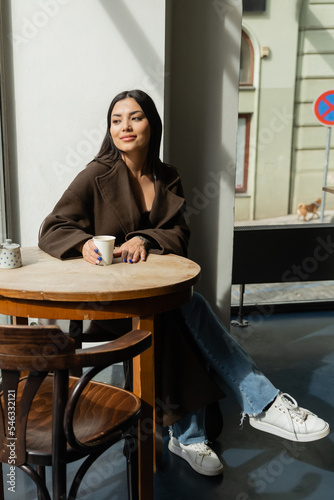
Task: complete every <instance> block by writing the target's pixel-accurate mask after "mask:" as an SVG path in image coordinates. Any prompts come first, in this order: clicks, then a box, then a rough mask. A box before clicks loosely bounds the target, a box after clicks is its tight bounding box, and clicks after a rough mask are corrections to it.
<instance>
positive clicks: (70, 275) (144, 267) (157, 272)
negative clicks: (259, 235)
mask: <svg viewBox="0 0 334 500" xmlns="http://www.w3.org/2000/svg"><path fill="white" fill-rule="evenodd" d="M21 253H22V267H19V268H16V269H0V295H2V296H4V297H8V298H15V299H25V300H37V301H44V300H47V301H53V300H55V301H58V302H61V301H74V302H75V301H83V302H84V301H87V302H88V301H90V302H92V301H103V300H107V301H113V300H115V301H116V300H117V301H119V300H131V299H136V298H149V297H156V296H159V295H167V294H170V293H176V292H180V291H182V290H185V289H188V288H190V287H191V286H192V285H194V284H195V283H196V282H197V281H198V279H199V275H200V267H199V265H198V264H196V263H195V262H193V261H191V260H189V259H186V258H184V257H180V256H178V255H172V254H169V255H155V254H149V256H148V258H147V261H146V262H138V263H136V264H128V263H124V262H122V260H121V258H117V259H114V262H113V263H112V264H111V265H110V266H94V265H92V264H89V263H88V262H86V261H84V260H83V259H82V258H79V259H69V260H59V259H56V258H54V257H51V256H50V255H48V254H47V253H45V252H43V251H42V250H40V249H39V248H38V247H27V248H21Z"/></svg>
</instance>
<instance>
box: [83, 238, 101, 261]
mask: <svg viewBox="0 0 334 500" xmlns="http://www.w3.org/2000/svg"><path fill="white" fill-rule="evenodd" d="M81 253H82V256H83V258H84V259H85V260H86V261H87V262H89V263H90V264H95V265H99V264H100V262H101V260H102V257H101V256H100V254H99V251H98V249H97V248H96V246H95V244H94V241H93V240H88V241H86V243H85V244H84V245H83V247H82V249H81Z"/></svg>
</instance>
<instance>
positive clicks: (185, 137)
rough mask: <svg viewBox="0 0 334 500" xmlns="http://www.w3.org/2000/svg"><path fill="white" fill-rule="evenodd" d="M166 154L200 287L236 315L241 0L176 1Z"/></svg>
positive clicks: (225, 313)
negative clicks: (180, 192)
mask: <svg viewBox="0 0 334 500" xmlns="http://www.w3.org/2000/svg"><path fill="white" fill-rule="evenodd" d="M168 20H169V23H168V26H169V32H168V36H169V43H168V44H167V48H168V50H167V61H168V65H167V75H168V76H167V78H166V86H167V93H166V95H167V96H168V103H169V104H168V105H167V104H166V123H167V126H168V135H167V136H166V143H165V148H166V159H167V160H168V161H169V162H170V163H172V164H173V165H175V166H176V167H178V168H179V170H180V174H181V177H182V178H183V183H184V188H185V192H186V197H187V200H188V212H187V216H188V220H189V224H190V227H191V229H192V238H191V244H190V257H191V258H192V259H194V260H195V261H197V262H198V263H199V264H200V265H201V267H202V277H201V282H200V283H199V285H198V287H197V289H198V290H199V291H205V296H206V297H207V298H208V299H209V301H210V303H211V304H212V305H213V306H214V308H215V309H216V310H217V312H219V314H220V315H221V316H222V318H224V320H225V321H226V323H228V320H229V311H230V297H231V288H230V284H231V269H232V265H231V263H232V239H233V209H234V195H235V190H234V186H235V161H236V134H237V117H238V116H237V115H238V79H239V54H240V40H241V0H240V1H238V0H237V1H235V0H233V1H231V0H225V1H213V2H208V1H207V0H174V1H170V2H168Z"/></svg>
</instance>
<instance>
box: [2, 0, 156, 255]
mask: <svg viewBox="0 0 334 500" xmlns="http://www.w3.org/2000/svg"><path fill="white" fill-rule="evenodd" d="M1 8H2V16H3V26H4V51H5V73H6V77H7V79H6V99H7V110H8V117H7V119H8V127H9V164H10V184H11V205H12V236H13V239H14V240H15V241H17V242H19V243H21V244H22V245H24V246H30V245H36V244H37V235H38V229H39V226H40V224H41V222H42V221H43V219H44V217H45V216H46V215H47V214H48V213H49V212H50V211H51V209H52V208H53V206H54V204H55V202H56V201H57V200H58V199H59V197H60V195H61V194H62V193H63V191H64V190H65V188H66V187H67V185H68V184H69V183H70V182H71V180H72V179H73V178H74V176H75V175H76V174H77V173H78V172H79V171H80V170H81V169H83V168H84V167H85V165H86V164H87V163H88V162H89V161H90V160H91V159H92V157H93V156H94V154H96V152H97V151H98V149H99V146H100V144H101V140H102V136H103V135H104V133H105V123H106V121H105V120H106V112H107V109H108V107H109V103H110V101H111V99H112V98H113V97H114V95H116V93H118V92H119V91H121V90H124V89H127V88H141V89H143V90H145V91H146V92H148V93H150V95H151V96H152V97H153V99H154V100H155V101H156V104H157V107H158V109H159V112H160V113H161V114H163V97H164V70H165V68H164V64H165V61H164V53H165V45H164V44H165V2H164V1H159V2H156V1H154V0H145V2H138V1H137V0H124V1H117V2H110V1H108V0H85V1H84V2H83V1H80V0H29V1H26V0H15V2H10V1H9V0H4V1H2V5H1Z"/></svg>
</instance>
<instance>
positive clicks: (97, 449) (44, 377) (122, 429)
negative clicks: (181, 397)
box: [0, 326, 151, 500]
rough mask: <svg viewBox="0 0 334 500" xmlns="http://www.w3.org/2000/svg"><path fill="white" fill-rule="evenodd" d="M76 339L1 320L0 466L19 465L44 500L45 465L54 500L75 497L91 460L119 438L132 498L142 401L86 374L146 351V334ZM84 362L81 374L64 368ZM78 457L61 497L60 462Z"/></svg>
mask: <svg viewBox="0 0 334 500" xmlns="http://www.w3.org/2000/svg"><path fill="white" fill-rule="evenodd" d="M74 343H75V342H74V340H73V339H72V338H70V337H69V336H68V335H65V334H64V333H63V332H62V331H61V330H60V329H59V328H58V327H55V326H46V327H39V326H36V327H34V326H0V368H1V372H2V392H1V399H0V402H1V405H0V462H1V464H0V465H1V469H2V463H6V464H8V465H9V466H10V468H14V467H19V468H20V469H22V470H23V471H24V472H26V473H27V474H28V475H29V477H30V478H31V479H32V480H33V481H34V482H35V484H36V487H37V491H38V499H39V500H50V498H51V497H50V493H49V491H48V489H47V487H46V484H45V467H46V466H51V467H52V492H53V496H52V498H53V500H66V499H68V500H73V499H75V498H76V494H77V492H78V489H79V486H80V483H81V481H82V479H83V477H84V475H85V473H86V472H87V470H88V468H89V467H90V466H91V464H92V463H93V462H94V461H95V460H96V459H97V458H98V457H99V456H100V455H101V454H102V453H103V452H104V451H105V450H107V449H108V448H109V447H110V446H112V445H113V444H114V443H116V442H118V441H120V440H121V439H125V443H126V446H125V450H126V453H125V454H126V456H127V461H128V485H129V498H130V499H133V500H134V499H136V498H138V490H137V486H138V484H137V478H138V476H137V473H138V468H137V466H138V462H137V460H138V456H137V450H138V447H137V432H136V431H137V424H138V420H139V417H140V409H141V402H140V400H139V398H138V397H137V396H135V395H134V394H132V393H131V392H128V391H125V390H124V389H120V388H116V387H113V386H110V385H107V384H103V383H100V382H96V381H94V380H92V378H93V377H95V376H96V375H97V374H98V373H99V372H100V371H101V370H102V369H104V368H105V367H107V366H110V365H112V364H114V363H119V362H121V361H124V360H126V359H130V358H133V357H134V356H136V355H138V354H139V353H141V352H142V351H144V350H145V349H147V348H148V347H149V346H150V344H151V335H150V332H145V331H141V330H134V331H131V332H129V333H127V334H126V335H124V336H122V337H120V338H119V339H116V340H115V341H113V342H109V343H107V344H103V345H101V346H97V347H92V348H89V349H79V350H77V351H76V350H75V347H74ZM83 367H89V368H88V369H87V370H86V371H85V372H84V373H83V375H82V376H81V378H80V379H79V378H76V377H71V376H69V370H73V369H79V368H83ZM82 458H85V460H84V461H83V463H82V464H81V465H80V467H78V470H77V472H76V475H75V477H74V479H73V481H72V484H71V486H70V488H69V493H68V495H67V478H66V464H68V463H70V462H74V461H76V460H79V459H82ZM131 463H133V466H132V467H131ZM11 470H12V469H11ZM0 478H1V480H2V470H1V474H0ZM1 490H2V491H0V498H1V500H3V499H4V494H3V488H1Z"/></svg>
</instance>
